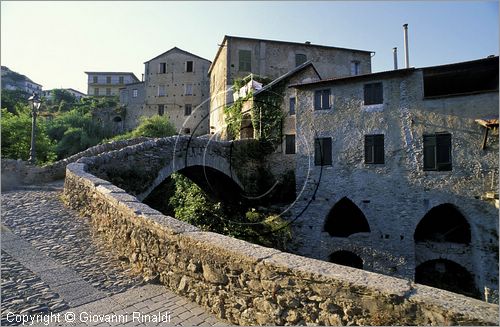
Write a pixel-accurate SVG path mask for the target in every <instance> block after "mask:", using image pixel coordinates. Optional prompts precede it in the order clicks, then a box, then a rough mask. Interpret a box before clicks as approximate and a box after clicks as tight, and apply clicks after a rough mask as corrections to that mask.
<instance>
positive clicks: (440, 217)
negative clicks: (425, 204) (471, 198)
mask: <svg viewBox="0 0 500 327" xmlns="http://www.w3.org/2000/svg"><path fill="white" fill-rule="evenodd" d="M414 240H415V242H423V241H432V242H452V243H463V244H470V241H471V233H470V225H469V223H468V222H467V220H466V219H465V217H464V216H463V215H462V214H461V213H460V211H458V209H457V208H456V207H455V206H454V205H452V204H450V203H445V204H441V205H438V206H436V207H434V208H432V209H431V210H429V212H427V213H426V214H425V216H424V217H423V218H422V220H421V221H420V223H419V224H418V225H417V228H416V229H415V234H414Z"/></svg>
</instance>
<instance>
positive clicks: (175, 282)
mask: <svg viewBox="0 0 500 327" xmlns="http://www.w3.org/2000/svg"><path fill="white" fill-rule="evenodd" d="M94 159H95V158H87V159H85V160H82V162H77V163H72V164H69V165H68V166H67V168H66V180H65V187H64V198H65V201H66V202H67V204H68V205H69V206H70V207H72V208H74V209H76V210H79V211H80V212H81V213H82V214H83V215H84V216H86V217H88V218H89V219H91V220H92V226H93V227H94V228H95V230H96V231H97V232H98V234H99V235H101V237H103V238H104V239H106V240H107V241H108V242H109V243H110V244H112V247H113V249H114V250H116V252H117V253H116V254H117V255H118V256H121V257H122V258H126V259H125V260H128V261H129V262H130V265H131V266H132V267H133V268H134V270H135V271H136V272H137V273H140V274H142V275H143V276H145V277H146V278H147V279H153V280H156V281H159V282H160V283H162V284H164V285H166V286H167V287H169V288H170V289H172V290H174V291H176V292H177V293H179V294H182V295H185V296H187V297H188V298H190V299H191V300H193V301H195V302H197V303H199V304H202V305H204V306H206V307H207V308H209V309H210V310H211V311H212V312H214V313H215V314H217V315H218V316H219V317H220V318H224V319H227V320H228V321H230V322H231V323H234V324H240V325H254V324H261V325H262V324H265V325H284V324H295V325H305V324H318V325H340V324H342V325H347V324H349V325H352V324H358V325H396V324H397V325H450V324H451V325H498V322H499V320H498V305H493V304H488V303H485V302H481V301H479V300H475V299H471V298H467V297H464V296H461V295H458V294H454V293H450V292H447V291H443V290H439V289H435V288H431V287H427V286H424V285H418V284H415V283H412V282H410V281H407V280H404V279H398V278H394V277H389V276H385V275H380V274H376V273H371V272H367V271H363V270H358V269H354V268H350V267H345V266H339V265H335V264H331V263H328V262H323V261H318V260H315V259H309V258H305V257H301V256H297V255H293V254H288V253H283V252H280V251H278V250H275V249H270V248H265V247H262V246H258V245H254V244H251V243H248V242H245V241H241V240H237V239H234V238H231V237H227V236H223V235H219V234H214V233H210V232H203V231H200V230H199V229H198V228H196V227H194V226H191V225H189V224H186V223H184V222H180V221H178V220H176V219H174V218H172V217H168V216H164V215H162V214H161V213H160V212H158V211H156V210H153V209H151V208H150V207H148V206H146V205H145V204H143V203H141V202H139V201H138V200H137V198H136V197H134V196H132V195H129V194H127V193H125V191H123V190H122V189H120V188H118V187H116V186H114V185H113V184H111V183H110V182H108V181H105V180H103V179H99V178H97V177H95V176H94V175H92V174H90V173H89V172H88V168H87V164H89V163H90V162H91V161H92V160H94ZM83 161H85V163H83Z"/></svg>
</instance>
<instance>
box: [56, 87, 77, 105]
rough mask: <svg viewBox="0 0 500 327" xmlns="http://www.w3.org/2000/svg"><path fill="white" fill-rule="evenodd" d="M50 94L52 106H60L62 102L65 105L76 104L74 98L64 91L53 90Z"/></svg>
mask: <svg viewBox="0 0 500 327" xmlns="http://www.w3.org/2000/svg"><path fill="white" fill-rule="evenodd" d="M51 94H52V102H53V103H54V104H60V103H61V102H62V101H64V102H66V103H75V102H77V99H76V97H75V96H74V95H73V94H71V93H70V92H69V91H67V90H65V89H53V90H52V92H51Z"/></svg>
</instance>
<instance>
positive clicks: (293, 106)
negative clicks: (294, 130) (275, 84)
mask: <svg viewBox="0 0 500 327" xmlns="http://www.w3.org/2000/svg"><path fill="white" fill-rule="evenodd" d="M290 115H295V98H290Z"/></svg>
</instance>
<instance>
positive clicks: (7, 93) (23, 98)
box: [2, 89, 29, 114]
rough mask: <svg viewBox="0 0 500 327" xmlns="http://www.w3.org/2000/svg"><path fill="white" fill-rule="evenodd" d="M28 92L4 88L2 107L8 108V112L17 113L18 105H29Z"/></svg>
mask: <svg viewBox="0 0 500 327" xmlns="http://www.w3.org/2000/svg"><path fill="white" fill-rule="evenodd" d="M28 97H29V95H28V93H26V92H24V91H21V90H5V89H4V90H2V109H4V108H5V109H7V111H8V112H11V113H14V114H15V113H17V110H16V105H19V106H22V107H23V106H27V105H28Z"/></svg>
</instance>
